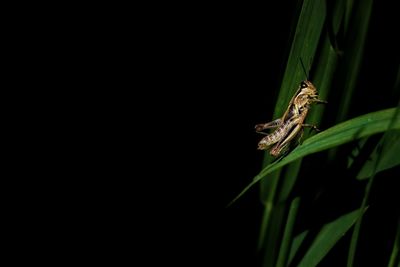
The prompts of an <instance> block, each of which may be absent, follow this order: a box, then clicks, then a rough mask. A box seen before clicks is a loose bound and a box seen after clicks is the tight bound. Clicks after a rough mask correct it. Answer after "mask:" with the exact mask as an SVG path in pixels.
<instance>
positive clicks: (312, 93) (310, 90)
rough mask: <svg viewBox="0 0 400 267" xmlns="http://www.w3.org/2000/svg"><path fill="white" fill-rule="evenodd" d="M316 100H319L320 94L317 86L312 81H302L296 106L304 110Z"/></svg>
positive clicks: (295, 102)
mask: <svg viewBox="0 0 400 267" xmlns="http://www.w3.org/2000/svg"><path fill="white" fill-rule="evenodd" d="M315 99H318V92H317V89H316V88H315V86H314V85H313V84H312V83H311V82H310V81H302V82H301V83H300V91H299V93H298V94H297V95H296V98H295V100H294V104H295V105H296V106H297V107H299V108H303V107H306V106H308V105H309V104H311V103H312V102H313V100H315Z"/></svg>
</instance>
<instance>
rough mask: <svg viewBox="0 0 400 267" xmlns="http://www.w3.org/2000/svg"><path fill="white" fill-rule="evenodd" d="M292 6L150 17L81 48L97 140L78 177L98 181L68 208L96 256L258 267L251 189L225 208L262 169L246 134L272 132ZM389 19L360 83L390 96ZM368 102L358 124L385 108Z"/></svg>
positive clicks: (118, 22)
mask: <svg viewBox="0 0 400 267" xmlns="http://www.w3.org/2000/svg"><path fill="white" fill-rule="evenodd" d="M295 5H296V3H295V1H280V2H279V3H268V4H267V5H263V6H256V5H252V4H242V5H239V4H232V3H229V4H226V5H223V4H219V5H213V4H208V5H203V6H202V5H199V6H196V5H190V6H182V5H180V4H179V5H178V4H177V5H176V6H171V5H170V4H168V5H163V6H161V5H156V4H155V5H154V6H151V7H146V9H145V10H144V11H143V12H141V9H140V8H138V9H136V10H135V12H136V13H138V14H140V15H138V16H137V17H136V15H132V14H130V13H129V12H128V13H129V14H121V15H120V16H119V15H118V13H116V14H113V15H112V16H110V18H108V17H107V16H106V20H107V19H109V23H108V22H105V23H104V25H101V26H102V27H99V28H100V29H101V31H100V33H98V34H100V35H101V36H103V37H102V40H100V41H104V43H101V45H100V46H99V48H97V45H98V44H97V43H96V45H89V46H88V47H87V50H88V51H90V53H93V54H91V55H90V56H88V58H87V59H86V60H87V62H89V63H88V65H89V66H94V67H95V68H94V69H93V70H92V69H91V70H90V71H88V72H85V71H87V70H88V69H89V68H87V67H86V65H85V64H83V65H80V66H79V65H77V69H78V70H82V73H85V75H87V76H88V77H89V78H90V79H91V78H93V81H94V82H97V83H96V85H98V87H96V86H94V87H93V94H89V95H84V97H85V100H87V102H89V103H90V107H89V112H87V113H86V114H88V115H87V116H85V117H83V118H81V120H82V124H84V127H88V128H94V129H95V132H94V133H92V131H90V133H89V134H88V135H87V136H85V140H88V142H89V145H88V146H87V147H86V146H85V149H86V150H87V154H86V153H83V154H82V153H80V154H79V155H77V157H78V158H82V162H84V163H83V164H86V162H87V161H85V160H87V159H88V158H89V157H88V156H87V155H92V154H94V155H95V156H94V157H93V159H92V158H90V161H88V162H90V163H92V164H93V165H89V167H88V171H87V173H84V174H87V176H89V177H92V176H91V171H92V170H95V171H96V172H98V173H99V175H98V176H93V178H91V179H90V180H89V181H87V182H86V181H85V182H82V183H84V187H83V188H85V189H87V190H83V189H82V191H81V193H82V194H83V195H85V194H87V192H90V194H89V195H88V196H87V198H88V199H87V201H85V202H84V203H86V204H77V205H79V206H80V207H79V209H78V210H79V211H80V212H81V213H82V216H84V217H87V218H90V220H89V222H88V223H87V225H85V226H84V227H83V229H84V230H85V229H87V231H89V232H90V233H92V234H90V235H89V237H88V239H89V241H88V243H89V244H95V245H94V248H95V249H93V250H94V252H93V253H94V257H97V258H100V259H102V257H107V258H108V259H109V260H110V261H111V262H113V261H115V260H117V259H123V260H125V259H126V257H128V260H133V261H136V259H137V257H141V256H142V257H143V258H144V260H145V261H146V262H147V263H148V264H150V263H151V262H157V263H158V264H163V263H169V262H171V263H172V264H179V265H181V264H182V265H183V266H196V265H197V264H198V265H201V266H211V265H213V264H219V265H221V266H254V265H256V263H257V261H258V257H257V255H256V245H257V237H258V234H259V227H260V222H261V216H262V206H261V204H260V202H259V200H258V197H259V192H258V187H257V186H255V187H253V188H252V189H251V190H250V191H248V193H247V194H245V195H244V196H243V197H242V198H241V199H239V201H238V202H236V203H235V204H234V205H233V206H231V207H229V208H227V207H226V205H227V204H228V203H229V202H230V201H231V200H232V199H233V198H234V197H235V196H236V195H237V194H238V193H239V192H240V191H241V190H242V189H243V188H244V187H245V186H246V185H247V184H248V183H249V182H250V181H251V179H252V178H253V177H254V176H255V175H256V174H257V173H258V172H259V171H260V169H261V161H262V157H263V152H260V151H258V150H256V148H257V142H258V141H259V139H260V136H258V135H257V134H256V133H254V125H255V124H257V123H261V122H266V121H269V120H271V116H272V111H273V107H274V105H275V102H274V101H275V98H276V97H277V92H278V89H279V84H280V81H281V78H282V73H283V70H284V67H285V62H286V58H287V56H288V52H289V48H290V33H291V30H292V29H291V25H292V22H293V20H296V19H297V18H296V15H297V13H296V12H295V10H296V7H295ZM390 10H391V9H390V8H389V7H383V6H382V4H381V5H380V6H376V8H375V9H374V12H375V13H373V16H372V19H371V32H370V34H369V36H368V40H367V42H368V43H367V45H366V54H367V56H366V58H365V62H367V63H368V64H366V65H365V66H364V65H363V68H362V71H361V74H360V75H361V76H363V77H369V79H363V80H364V81H365V80H366V81H367V82H364V83H361V85H362V86H368V88H374V87H376V86H378V85H380V84H381V82H382V81H384V83H386V86H389V85H390V84H393V81H389V80H386V79H384V77H385V76H386V75H385V73H386V72H387V71H389V72H393V71H394V70H395V69H396V67H397V66H398V60H397V59H396V57H393V55H391V54H385V51H392V50H393V49H385V48H387V47H390V48H393V47H396V44H395V42H394V40H393V37H392V35H388V34H386V32H385V31H384V30H387V29H389V28H390V27H391V25H392V24H393V23H394V22H392V21H391V18H392V16H387V15H386V14H387V12H389V11H390ZM393 10H394V9H393ZM136 13H135V14H136ZM93 25H97V24H96V23H95V22H93ZM110 25H111V26H110ZM97 26H99V25H97ZM103 26H104V27H103ZM89 30H90V31H89ZM89 30H88V32H91V30H92V28H91V27H89ZM103 31H104V32H103ZM83 32H86V31H85V30H84V31H83ZM89 38H91V37H89ZM96 49H98V50H96ZM104 51H106V53H105V54H102V52H104ZM396 62H397V63H396ZM377 66H379V67H377ZM103 67H104V69H102V68H103ZM80 68H82V69H80ZM382 77H383V78H382ZM90 79H88V80H90ZM87 82H88V84H90V85H91V86H92V84H91V83H90V82H91V81H87ZM373 96H374V95H372V96H371V94H369V95H361V96H358V99H359V98H360V97H362V98H363V99H364V100H365V102H363V103H357V104H363V105H364V108H365V109H364V111H365V112H370V111H374V110H377V109H368V108H372V107H377V108H386V107H391V106H393V103H389V102H384V101H387V100H384V101H382V102H379V104H378V105H376V103H375V102H374V100H376V98H374V97H373ZM97 107H99V109H97ZM362 110H363V109H360V112H361V114H362V113H364V112H362ZM326 112H327V114H329V110H327V111H326ZM93 218H94V219H93ZM79 229H81V228H79ZM85 244H86V243H85ZM85 244H84V245H82V244H78V245H81V246H82V247H87V246H86V245H85ZM99 252H100V253H99ZM102 252H104V253H102ZM114 263H115V262H114Z"/></svg>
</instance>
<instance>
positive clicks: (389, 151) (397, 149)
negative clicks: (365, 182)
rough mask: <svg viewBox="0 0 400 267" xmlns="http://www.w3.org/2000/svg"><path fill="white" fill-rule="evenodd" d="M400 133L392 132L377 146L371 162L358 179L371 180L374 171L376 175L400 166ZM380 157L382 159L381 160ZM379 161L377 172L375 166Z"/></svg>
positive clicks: (362, 170)
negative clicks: (379, 150)
mask: <svg viewBox="0 0 400 267" xmlns="http://www.w3.org/2000/svg"><path fill="white" fill-rule="evenodd" d="M378 147H381V149H382V152H381V153H378V151H377V150H378V149H377V148H378ZM399 154H400V131H399V130H397V131H390V132H388V133H387V135H386V137H385V139H384V140H383V139H382V140H381V142H380V143H379V144H378V145H377V146H376V148H375V150H374V151H373V152H372V154H371V157H370V160H368V161H367V162H366V163H365V164H364V166H363V167H362V168H361V170H360V172H359V173H358V175H357V179H359V180H362V179H366V178H370V177H371V176H372V175H373V174H374V171H375V173H378V172H381V171H384V170H386V169H390V168H392V167H394V166H396V165H399V164H400V157H399ZM379 157H380V158H379ZM377 160H379V163H378V166H377V168H376V170H374V168H375V164H376V161H377Z"/></svg>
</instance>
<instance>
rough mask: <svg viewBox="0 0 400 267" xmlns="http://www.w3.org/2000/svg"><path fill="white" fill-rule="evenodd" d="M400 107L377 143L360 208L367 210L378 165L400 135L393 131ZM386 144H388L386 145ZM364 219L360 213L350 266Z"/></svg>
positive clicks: (351, 248)
mask: <svg viewBox="0 0 400 267" xmlns="http://www.w3.org/2000/svg"><path fill="white" fill-rule="evenodd" d="M399 111H400V110H399V109H398V108H397V109H395V111H394V115H393V117H392V120H391V121H390V122H389V126H388V128H389V130H388V131H386V132H385V134H384V135H383V137H382V138H381V142H380V143H379V144H378V145H377V147H376V157H375V160H374V164H373V166H372V167H371V179H370V180H369V181H368V184H367V186H366V188H365V192H364V197H363V200H362V203H361V207H360V210H365V208H366V206H367V202H368V199H369V195H370V192H371V188H372V184H373V182H374V178H375V175H376V173H377V170H378V166H379V165H381V162H382V160H383V157H382V155H384V153H385V152H386V151H385V149H386V150H388V149H390V145H391V143H392V141H394V140H393V139H392V138H393V137H395V138H396V137H398V136H399V135H398V132H400V131H393V130H392V129H393V124H394V122H395V119H396V118H397V117H398V115H399ZM393 133H395V135H394V136H393ZM385 145H386V146H385ZM396 154H397V155H395V157H398V153H396ZM362 221H363V217H362V214H360V219H359V220H358V221H357V223H356V225H355V227H354V230H353V234H352V236H351V241H350V248H349V256H348V258H347V266H348V267H352V266H354V259H355V255H356V249H357V243H358V237H359V235H360V229H361V223H362Z"/></svg>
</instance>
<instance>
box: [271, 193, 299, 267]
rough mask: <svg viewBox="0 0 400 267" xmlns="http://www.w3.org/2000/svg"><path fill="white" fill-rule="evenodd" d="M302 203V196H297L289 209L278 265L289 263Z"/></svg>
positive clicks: (280, 266) (277, 266)
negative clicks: (295, 226) (294, 231)
mask: <svg viewBox="0 0 400 267" xmlns="http://www.w3.org/2000/svg"><path fill="white" fill-rule="evenodd" d="M299 205H300V198H299V197H296V198H295V199H294V200H293V201H292V203H291V205H290V209H289V215H288V218H287V222H286V226H285V230H284V233H283V238H282V243H281V247H280V250H279V255H278V261H277V264H276V267H284V266H286V265H287V262H288V254H289V252H290V250H289V249H290V245H291V243H292V233H293V227H294V224H295V221H296V216H297V211H298V209H299Z"/></svg>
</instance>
